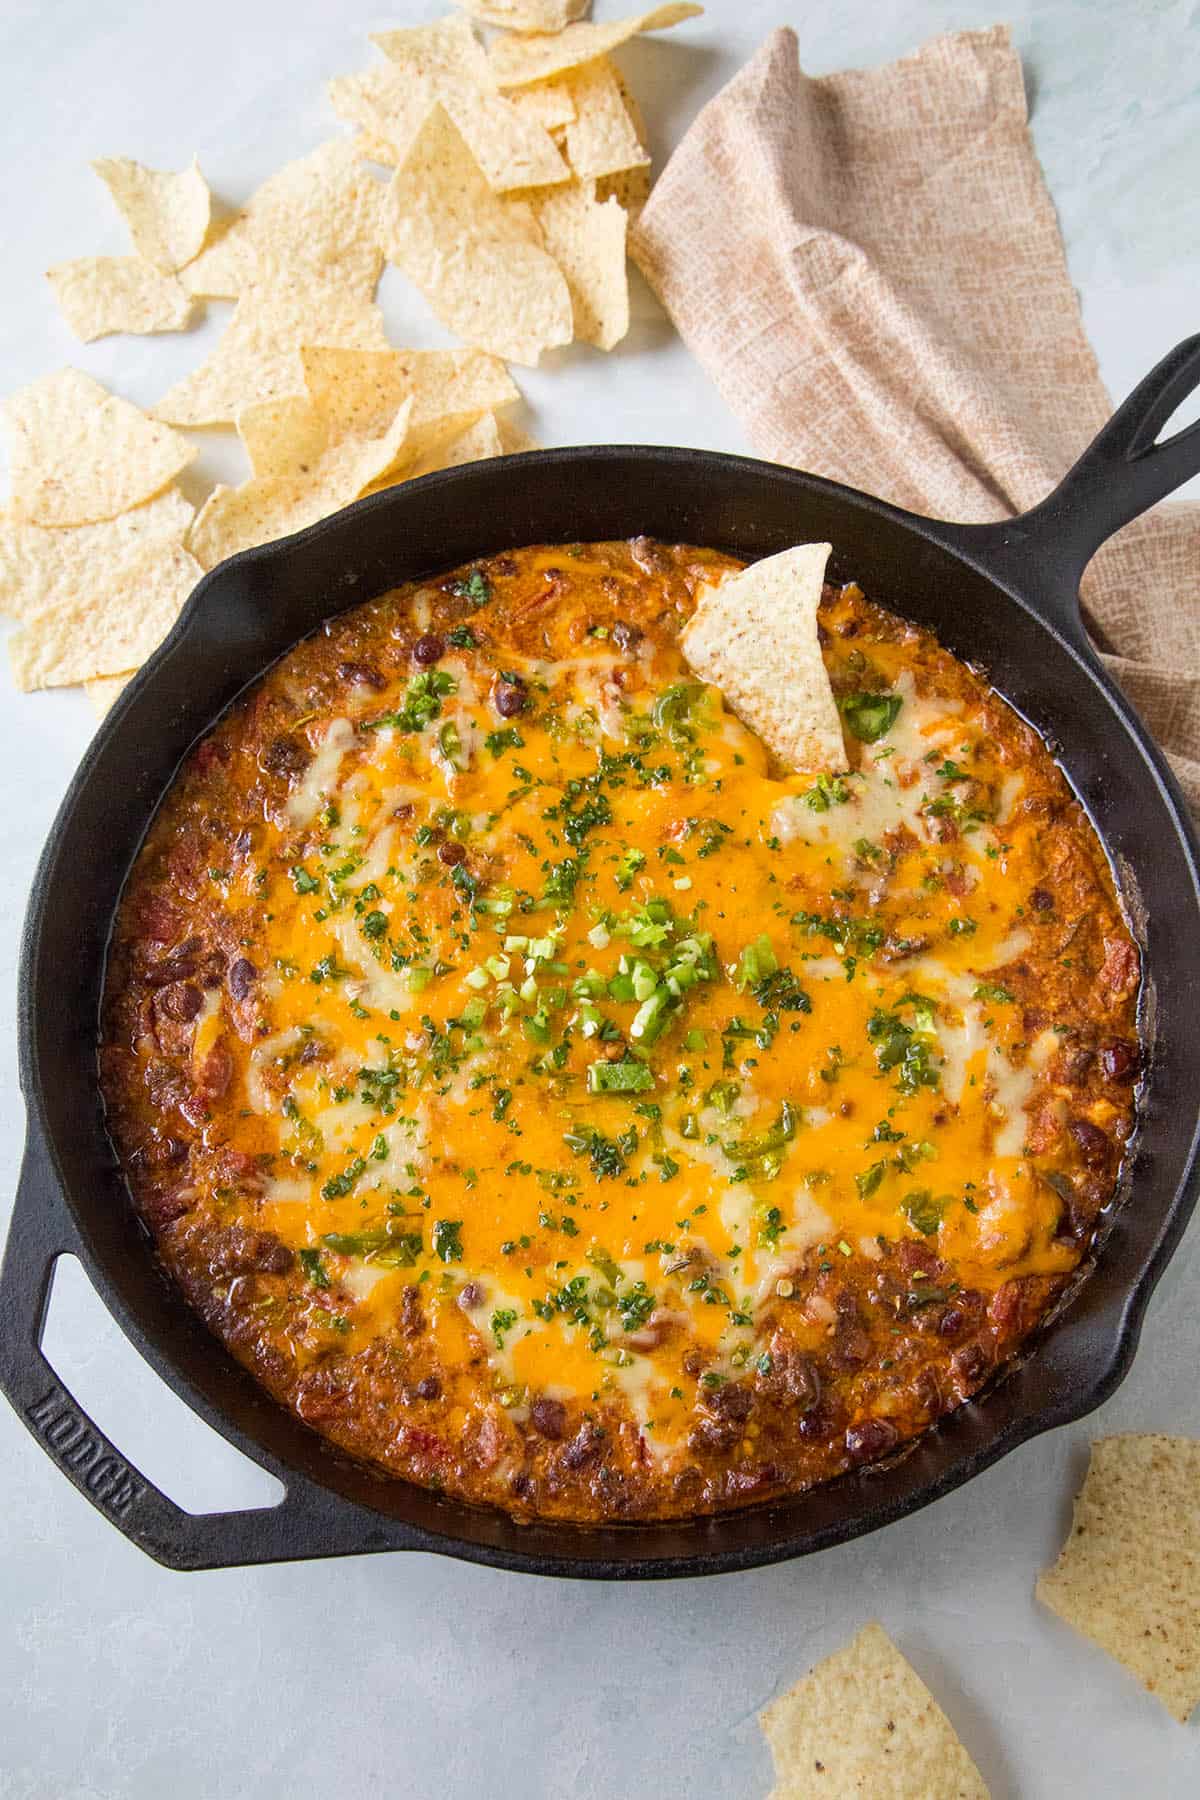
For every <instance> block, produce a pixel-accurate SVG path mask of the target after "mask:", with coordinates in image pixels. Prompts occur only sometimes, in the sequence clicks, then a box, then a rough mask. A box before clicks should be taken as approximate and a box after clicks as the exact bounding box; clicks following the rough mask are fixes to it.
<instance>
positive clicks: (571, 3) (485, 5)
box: [458, 0, 591, 31]
mask: <svg viewBox="0 0 1200 1800" xmlns="http://www.w3.org/2000/svg"><path fill="white" fill-rule="evenodd" d="M458 4H459V5H460V6H461V7H462V8H463V10H464V12H469V13H470V14H471V16H472V18H475V19H480V20H482V22H483V24H485V25H499V26H500V27H501V28H502V29H503V30H506V31H561V30H562V29H563V27H564V26H566V25H570V24H571V23H572V21H573V20H575V19H582V18H583V17H584V15H585V13H586V12H587V9H588V7H589V6H590V4H591V0H458Z"/></svg>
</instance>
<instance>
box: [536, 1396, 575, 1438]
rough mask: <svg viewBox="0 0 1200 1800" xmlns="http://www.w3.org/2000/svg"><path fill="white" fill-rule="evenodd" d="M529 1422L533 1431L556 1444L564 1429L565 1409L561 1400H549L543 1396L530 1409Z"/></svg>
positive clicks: (565, 1420)
mask: <svg viewBox="0 0 1200 1800" xmlns="http://www.w3.org/2000/svg"><path fill="white" fill-rule="evenodd" d="M529 1421H530V1424H531V1425H532V1426H533V1429H534V1430H535V1431H539V1432H540V1433H541V1435H542V1436H543V1437H544V1438H549V1439H550V1441H551V1443H554V1444H557V1443H558V1442H559V1441H560V1440H561V1438H562V1434H563V1431H564V1430H565V1428H566V1423H567V1409H566V1407H565V1406H564V1405H563V1403H562V1401H561V1400H550V1399H548V1398H547V1397H546V1395H544V1394H543V1395H542V1396H541V1397H540V1398H539V1399H537V1400H535V1401H534V1403H533V1405H532V1406H531V1407H530V1409H529Z"/></svg>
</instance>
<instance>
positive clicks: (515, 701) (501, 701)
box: [492, 681, 525, 719]
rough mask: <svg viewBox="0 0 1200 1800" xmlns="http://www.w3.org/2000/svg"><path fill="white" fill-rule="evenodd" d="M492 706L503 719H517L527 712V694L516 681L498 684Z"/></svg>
mask: <svg viewBox="0 0 1200 1800" xmlns="http://www.w3.org/2000/svg"><path fill="white" fill-rule="evenodd" d="M492 704H493V706H494V707H495V708H496V711H497V712H498V713H499V714H500V717H501V718H502V719H515V718H516V717H517V714H518V713H522V712H524V710H525V692H524V689H523V687H520V686H518V684H517V683H516V682H515V681H501V682H498V683H497V686H496V690H495V693H494V694H493V696H492Z"/></svg>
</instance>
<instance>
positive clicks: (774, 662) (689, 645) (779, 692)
mask: <svg viewBox="0 0 1200 1800" xmlns="http://www.w3.org/2000/svg"><path fill="white" fill-rule="evenodd" d="M829 551H830V546H829V545H828V544H798V545H797V546H796V547H795V548H794V549H792V550H783V551H781V552H780V554H779V555H778V556H768V557H765V558H764V559H763V561H762V562H756V563H751V565H750V567H749V568H748V569H743V570H742V571H741V573H740V574H738V575H733V576H730V577H728V578H727V579H726V580H724V581H723V582H722V583H721V584H720V586H719V587H709V588H702V589H701V591H700V595H699V599H698V602H697V606H696V610H695V612H694V613H693V614H692V617H691V618H690V619H689V620H688V623H687V625H686V626H685V627H684V630H683V634H682V636H681V638H680V642H681V644H682V646H683V653H684V655H685V656H686V657H687V659H688V661H689V662H690V663H691V665H692V667H693V669H695V671H696V673H697V674H698V675H700V676H702V677H703V678H704V680H705V681H711V682H712V683H713V685H714V686H715V687H719V688H720V689H721V691H722V693H723V694H724V695H725V698H726V700H727V701H728V702H729V704H730V706H731V707H732V708H733V710H734V712H736V713H737V715H738V717H739V718H740V719H741V720H742V721H743V723H744V724H746V725H748V726H749V727H750V729H751V730H752V731H755V732H757V733H758V735H759V737H760V738H762V740H763V742H764V743H765V744H766V745H767V747H768V749H769V750H771V751H772V752H773V753H774V754H775V755H776V756H777V757H778V758H779V760H780V761H781V762H784V763H786V764H787V766H788V767H789V768H791V769H803V770H820V769H825V770H833V769H844V768H845V766H846V748H845V743H844V741H843V738H842V727H841V721H840V719H839V716H838V709H837V702H836V701H835V699H834V697H833V689H832V688H831V687H830V685H829V676H828V675H827V674H826V672H825V662H824V659H823V657H822V655H821V645H820V640H819V638H818V635H817V608H818V606H819V605H820V603H821V585H822V582H823V581H824V578H825V564H826V562H827V560H828V557H829Z"/></svg>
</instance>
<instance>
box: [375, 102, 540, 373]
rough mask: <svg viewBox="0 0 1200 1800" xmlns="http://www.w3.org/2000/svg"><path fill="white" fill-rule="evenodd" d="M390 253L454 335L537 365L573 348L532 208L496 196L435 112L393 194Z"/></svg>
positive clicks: (393, 185)
mask: <svg viewBox="0 0 1200 1800" xmlns="http://www.w3.org/2000/svg"><path fill="white" fill-rule="evenodd" d="M388 203H389V204H388V215H387V221H386V227H385V239H384V241H385V245H386V248H387V253H388V256H389V257H390V259H391V260H392V262H394V263H395V264H396V265H397V267H398V268H399V269H401V270H402V272H403V273H404V274H405V275H407V277H408V279H409V280H410V281H411V282H412V283H413V284H414V286H416V287H418V288H419V289H420V290H421V292H422V293H423V294H424V296H425V298H426V300H427V301H428V303H429V305H430V307H431V308H432V309H433V311H434V312H435V313H436V315H437V317H438V318H439V319H440V320H441V322H442V324H443V325H445V326H446V327H447V328H448V329H449V330H451V331H454V332H456V333H457V334H458V336H459V337H462V338H465V339H466V341H467V342H468V343H470V344H476V345H478V346H479V348H480V349H483V350H490V351H492V352H493V353H494V354H495V355H497V356H502V357H504V358H506V359H507V360H509V361H512V362H519V363H530V364H536V363H537V361H538V358H539V357H540V355H541V353H542V351H543V350H545V349H549V348H551V347H552V346H554V345H557V344H569V343H570V341H571V329H572V326H571V296H570V294H569V292H568V290H567V284H566V281H565V280H564V278H563V275H562V273H561V271H560V270H559V269H558V267H557V266H556V264H555V263H554V262H553V261H552V260H551V258H550V257H549V256H547V254H546V252H545V250H544V249H543V248H542V245H541V234H540V232H539V230H538V226H537V222H536V220H535V218H534V215H533V213H532V211H531V209H530V208H529V207H528V206H527V205H526V204H525V203H524V202H523V201H519V200H511V199H508V198H506V197H503V196H501V195H499V194H494V193H493V192H492V190H491V188H490V187H489V186H488V183H487V181H486V179H485V178H484V176H483V173H482V171H481V170H480V168H479V165H478V164H477V163H476V161H475V159H474V157H473V156H472V155H471V153H470V151H469V149H468V148H467V145H466V144H465V142H464V141H463V138H462V136H461V134H460V132H459V131H458V130H457V128H456V127H455V125H454V123H453V121H452V120H451V119H450V117H449V115H448V114H447V113H446V112H445V111H444V109H443V108H442V107H441V106H440V105H435V106H434V108H433V109H432V111H431V112H430V114H429V116H428V118H427V119H426V120H425V123H424V124H423V125H422V127H421V130H420V132H419V133H418V135H417V138H416V140H415V142H414V143H413V146H412V148H411V150H410V151H409V153H408V155H407V157H406V158H405V160H404V162H403V164H402V165H401V167H400V168H399V169H398V170H397V172H396V174H395V176H394V177H393V179H392V182H391V186H390V187H389V189H388Z"/></svg>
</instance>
